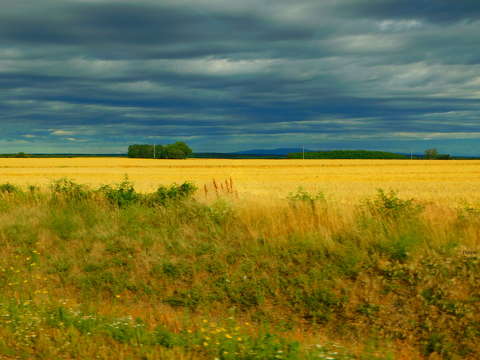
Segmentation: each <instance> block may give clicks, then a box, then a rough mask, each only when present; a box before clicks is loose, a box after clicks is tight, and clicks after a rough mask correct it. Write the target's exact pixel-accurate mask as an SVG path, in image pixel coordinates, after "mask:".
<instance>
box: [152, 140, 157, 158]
mask: <svg viewBox="0 0 480 360" xmlns="http://www.w3.org/2000/svg"><path fill="white" fill-rule="evenodd" d="M153 158H154V159H156V158H157V155H156V154H155V144H153Z"/></svg>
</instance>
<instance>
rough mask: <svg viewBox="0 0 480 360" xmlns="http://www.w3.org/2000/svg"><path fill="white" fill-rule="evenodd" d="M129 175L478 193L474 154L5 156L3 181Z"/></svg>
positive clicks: (145, 184) (247, 188)
mask: <svg viewBox="0 0 480 360" xmlns="http://www.w3.org/2000/svg"><path fill="white" fill-rule="evenodd" d="M125 175H128V177H129V179H130V180H131V181H133V182H134V183H135V186H136V188H137V189H138V190H139V191H152V190H154V189H155V188H156V187H157V186H158V185H159V184H171V183H174V182H177V183H180V182H183V181H192V182H193V183H195V184H196V185H197V186H198V187H199V188H200V189H201V192H202V191H203V190H202V189H204V186H205V185H207V189H208V188H211V185H212V181H213V179H215V180H216V182H217V183H222V182H224V181H225V180H226V179H230V178H231V179H232V181H233V184H234V187H235V189H236V190H237V191H238V193H239V196H255V197H270V198H272V197H273V198H275V197H285V196H286V195H288V193H289V192H292V191H295V190H296V189H297V188H298V187H299V186H302V187H303V188H304V189H305V190H307V191H314V192H316V191H322V192H323V193H324V194H325V195H326V196H328V197H330V198H332V199H335V200H339V201H354V200H358V199H359V198H362V197H365V196H369V195H371V194H373V193H375V191H376V189H378V188H382V189H385V190H396V191H398V192H399V194H400V195H402V196H406V197H415V198H419V199H425V200H438V201H455V202H457V201H469V202H476V201H479V200H480V192H479V191H478V188H479V185H480V161H476V160H458V161H456V160H455V161H454V160H450V161H423V160H293V159H292V160H263V159H262V160H253V159H248V160H237V159H235V160H231V159H187V160H152V159H128V158H55V159H35V158H29V159H0V182H3V183H5V182H10V183H13V184H17V185H48V184H49V183H51V182H52V181H53V180H55V179H59V178H63V177H67V178H70V179H72V180H74V181H76V182H79V183H83V184H88V185H91V186H98V185H101V184H109V183H115V182H119V181H121V180H122V179H123V178H124V176H125Z"/></svg>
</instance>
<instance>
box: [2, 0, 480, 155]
mask: <svg viewBox="0 0 480 360" xmlns="http://www.w3.org/2000/svg"><path fill="white" fill-rule="evenodd" d="M7 5H8V6H7ZM7 5H5V6H3V7H2V12H1V13H0V110H1V112H0V122H1V124H2V129H3V131H2V135H0V152H7V151H21V150H26V151H37V152H43V151H64V150H67V151H82V152H104V151H106V152H120V151H123V150H124V149H125V146H126V144H129V143H132V142H153V141H158V142H169V141H174V140H177V139H183V140H186V141H188V142H189V143H190V144H192V146H193V147H194V149H195V150H197V151H202V150H203V151H213V150H217V151H228V150H240V149H245V148H249V147H283V146H294V145H299V144H305V145H306V146H309V147H314V148H325V147H337V148H338V147H343V148H348V147H359V146H360V147H363V148H390V149H392V150H409V149H413V150H416V151H420V150H422V149H424V148H425V147H426V146H430V145H432V144H433V145H435V146H437V145H438V146H440V147H443V149H444V150H447V151H451V152H456V153H464V154H468V153H470V154H480V151H479V150H478V149H476V148H475V147H474V146H473V147H472V144H475V141H476V139H479V138H480V121H479V115H480V101H479V100H480V50H479V49H480V40H479V39H480V38H479V36H478V33H480V4H478V1H477V0H461V1H454V2H453V1H449V0H416V1H413V0H412V1H410V0H406V1H401V2H400V1H394V0H341V1H335V0H322V1H317V0H302V1H300V0H299V1H296V2H292V1H286V0H255V1H253V0H245V1H242V2H234V1H231V0H163V1H158V0H137V1H135V2H129V1H123V0H122V1H120V0H115V1H114V0H66V1H62V2H59V1H53V0H39V1H35V2H32V1H29V0H17V1H16V2H14V3H13V4H11V3H9V4H7ZM407 147H408V149H407Z"/></svg>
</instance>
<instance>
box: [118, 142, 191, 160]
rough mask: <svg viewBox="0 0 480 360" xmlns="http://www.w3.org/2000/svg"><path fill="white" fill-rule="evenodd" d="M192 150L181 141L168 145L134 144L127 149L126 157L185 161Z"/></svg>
mask: <svg viewBox="0 0 480 360" xmlns="http://www.w3.org/2000/svg"><path fill="white" fill-rule="evenodd" d="M191 154H192V149H190V147H189V146H188V145H187V144H185V143H184V142H182V141H177V142H175V143H173V144H168V145H149V144H135V145H130V146H129V147H128V157H131V158H146V159H153V158H156V159H185V158H187V157H189V156H190V155H191Z"/></svg>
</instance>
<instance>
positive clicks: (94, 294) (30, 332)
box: [0, 179, 480, 360]
mask: <svg viewBox="0 0 480 360" xmlns="http://www.w3.org/2000/svg"><path fill="white" fill-rule="evenodd" d="M0 189H4V190H1V191H0V245H1V247H2V252H3V254H2V257H1V258H0V357H5V358H21V359H22V358H23V359H30V358H39V359H71V358H76V359H77V358H78V359H91V358H95V356H97V357H98V358H104V359H111V358H124V359H216V358H217V359H225V360H227V359H249V360H253V359H255V360H256V359H258V360H259V359H330V360H331V359H396V358H399V359H404V358H418V359H421V358H429V357H432V356H433V357H434V358H435V357H436V358H442V359H474V358H475V356H476V354H478V353H480V347H479V343H478V341H477V340H478V338H479V336H480V317H479V310H480V308H479V307H480V306H479V305H480V292H479V291H480V290H479V287H478V284H479V283H480V272H479V270H480V269H479V268H480V256H479V254H478V253H477V251H478V233H479V232H478V229H479V225H480V217H479V215H478V214H479V213H480V212H478V211H476V209H477V208H476V207H475V206H474V205H465V206H463V207H460V208H458V209H448V208H447V207H446V205H445V206H444V208H439V207H438V205H435V206H433V205H432V204H426V203H420V202H418V201H416V200H414V199H402V198H401V197H400V196H399V195H398V194H396V193H394V192H390V193H385V192H383V191H379V192H378V193H377V194H372V197H371V198H370V199H366V200H365V201H363V202H361V203H359V204H357V205H355V206H354V205H352V206H350V207H338V206H336V204H332V203H330V202H329V201H328V200H327V199H328V196H324V195H323V194H322V193H319V194H309V193H307V192H305V191H304V190H303V189H299V191H298V192H297V193H295V194H290V195H289V197H288V198H287V199H285V200H284V201H283V202H281V203H263V204H262V203H245V202H242V201H241V200H238V199H236V198H235V199H234V198H230V197H228V196H227V195H225V196H224V197H223V198H219V199H218V200H217V201H215V202H213V203H209V204H206V203H202V202H201V201H199V200H196V198H195V194H194V193H195V187H194V186H193V185H192V184H190V183H185V184H181V185H175V184H174V185H172V186H169V187H165V186H162V187H159V189H158V191H156V192H154V193H152V194H140V193H137V192H136V191H135V188H134V186H133V184H131V183H130V182H129V181H128V180H127V179H126V180H125V181H123V182H122V183H120V184H118V185H115V186H108V187H101V188H99V189H89V188H88V187H86V186H82V185H79V184H75V183H73V182H72V181H70V180H67V179H63V180H59V181H57V182H55V183H54V184H52V187H51V189H50V191H47V192H42V191H39V190H38V189H36V188H32V189H27V190H24V189H21V188H18V187H15V186H13V185H3V186H0ZM327 195H328V194H327ZM439 209H440V210H439ZM446 210H449V211H446ZM445 214H448V216H446V215H445Z"/></svg>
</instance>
